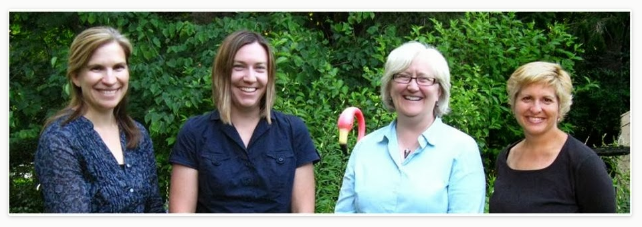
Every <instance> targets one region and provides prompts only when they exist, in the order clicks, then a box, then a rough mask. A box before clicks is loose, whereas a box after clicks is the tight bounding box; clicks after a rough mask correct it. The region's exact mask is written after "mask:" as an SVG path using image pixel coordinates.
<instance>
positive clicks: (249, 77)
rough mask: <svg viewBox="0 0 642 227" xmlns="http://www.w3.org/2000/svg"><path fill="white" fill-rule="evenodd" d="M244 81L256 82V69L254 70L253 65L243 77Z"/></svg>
mask: <svg viewBox="0 0 642 227" xmlns="http://www.w3.org/2000/svg"><path fill="white" fill-rule="evenodd" d="M243 81H245V82H255V81H256V70H254V68H253V67H250V68H249V69H248V70H247V73H246V74H245V76H244V77H243Z"/></svg>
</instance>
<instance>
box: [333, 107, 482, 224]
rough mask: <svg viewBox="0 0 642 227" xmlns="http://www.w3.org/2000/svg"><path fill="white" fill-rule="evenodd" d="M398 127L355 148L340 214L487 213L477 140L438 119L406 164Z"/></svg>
mask: <svg viewBox="0 0 642 227" xmlns="http://www.w3.org/2000/svg"><path fill="white" fill-rule="evenodd" d="M396 125H397V121H396V120H395V121H393V122H392V123H390V124H389V125H388V126H386V127H383V128H380V129H378V130H376V131H374V132H372V133H370V134H368V135H367V136H365V137H363V138H362V139H361V140H360V141H359V142H358V143H357V144H356V145H355V147H354V149H353V151H352V154H351V155H350V159H349V161H348V165H347V167H346V171H345V174H344V176H343V185H342V186H341V191H340V193H339V199H338V201H337V204H336V206H335V210H334V211H335V213H483V212H484V203H485V201H486V180H485V175H484V167H483V165H482V161H481V157H480V154H479V148H478V147H477V142H475V140H474V139H473V138H472V137H470V136H469V135H467V134H465V133H463V132H461V131H459V130H457V129H455V128H453V127H451V126H449V125H446V124H444V123H443V122H442V121H441V118H436V119H435V121H434V122H433V124H432V125H431V126H430V127H429V128H428V129H427V130H426V131H425V132H423V133H422V134H421V136H419V138H418V142H419V148H418V149H417V150H416V151H414V152H413V153H411V154H410V155H409V156H408V158H407V159H406V160H403V158H402V157H401V154H400V152H399V149H398V145H397V129H396V128H397V127H396Z"/></svg>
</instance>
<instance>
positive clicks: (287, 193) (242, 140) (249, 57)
mask: <svg viewBox="0 0 642 227" xmlns="http://www.w3.org/2000/svg"><path fill="white" fill-rule="evenodd" d="M275 71H276V70H275V63H274V56H273V54H272V51H271V48H270V45H269V44H268V42H267V40H266V39H265V38H263V37H262V36H261V35H259V34H258V33H255V32H250V31H238V32H235V33H232V34H231V35H229V36H228V37H227V38H226V39H225V40H224V41H223V43H222V44H221V46H220V48H219V50H218V54H217V55H216V59H215V60H214V66H213V69H212V80H213V82H212V92H213V99H214V102H215V103H216V110H214V111H212V112H209V113H207V114H205V115H201V116H195V117H192V118H190V119H189V120H188V121H187V122H186V123H185V124H184V125H183V127H182V128H181V131H180V132H179V134H178V137H177V139H176V144H175V145H174V148H173V151H172V154H171V156H170V162H171V163H172V176H171V183H170V195H169V211H170V212H199V213H219V212H221V213H289V212H308V213H311V212H314V208H315V205H314V200H315V197H314V193H315V181H314V169H313V163H314V162H316V161H318V160H319V154H318V153H317V151H316V148H315V147H314V143H313V142H312V139H311V138H310V134H309V132H308V130H307V128H306V126H305V124H304V123H303V121H302V120H301V119H300V118H298V117H296V116H292V115H287V114H283V113H280V112H277V111H274V110H272V109H271V108H272V105H273V103H274V98H275V96H276V95H275V88H274V84H275V83H274V80H275Z"/></svg>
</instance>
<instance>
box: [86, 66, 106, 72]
mask: <svg viewBox="0 0 642 227" xmlns="http://www.w3.org/2000/svg"><path fill="white" fill-rule="evenodd" d="M87 68H89V71H92V72H100V71H101V70H103V67H102V66H100V65H91V66H89V67H87Z"/></svg>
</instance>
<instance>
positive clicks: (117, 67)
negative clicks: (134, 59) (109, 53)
mask: <svg viewBox="0 0 642 227" xmlns="http://www.w3.org/2000/svg"><path fill="white" fill-rule="evenodd" d="M114 69H115V70H116V71H122V70H125V69H127V65H126V64H118V65H115V66H114Z"/></svg>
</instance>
